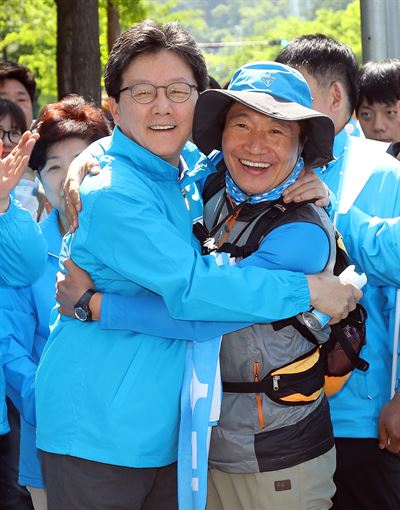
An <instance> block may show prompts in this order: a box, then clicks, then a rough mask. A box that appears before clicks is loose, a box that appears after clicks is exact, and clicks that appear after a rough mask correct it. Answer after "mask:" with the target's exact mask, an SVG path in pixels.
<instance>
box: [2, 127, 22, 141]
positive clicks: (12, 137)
mask: <svg viewBox="0 0 400 510" xmlns="http://www.w3.org/2000/svg"><path fill="white" fill-rule="evenodd" d="M6 136H8V139H9V141H10V143H18V142H19V141H20V139H21V136H22V131H20V130H19V129H11V130H10V131H6V130H5V129H1V128H0V139H1V140H4V139H5V137H6Z"/></svg>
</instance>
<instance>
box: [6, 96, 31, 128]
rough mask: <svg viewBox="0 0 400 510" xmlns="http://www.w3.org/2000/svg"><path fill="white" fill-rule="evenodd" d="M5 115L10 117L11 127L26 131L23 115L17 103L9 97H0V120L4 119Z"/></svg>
mask: <svg viewBox="0 0 400 510" xmlns="http://www.w3.org/2000/svg"><path fill="white" fill-rule="evenodd" d="M7 115H9V116H10V117H11V120H12V123H13V127H15V128H17V129H18V130H19V131H21V132H22V133H23V132H24V131H26V129H27V128H26V119H25V115H24V112H23V111H22V110H21V108H20V107H19V106H18V105H17V103H14V101H10V100H9V99H0V120H2V119H4V117H6V116H7Z"/></svg>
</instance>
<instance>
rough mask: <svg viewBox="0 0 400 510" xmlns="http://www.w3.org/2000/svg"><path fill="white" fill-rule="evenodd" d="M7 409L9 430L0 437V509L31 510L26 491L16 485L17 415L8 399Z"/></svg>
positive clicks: (17, 456) (17, 451) (29, 499)
mask: <svg viewBox="0 0 400 510" xmlns="http://www.w3.org/2000/svg"><path fill="white" fill-rule="evenodd" d="M7 409H8V413H7V414H8V423H9V425H10V429H11V430H10V432H9V433H8V434H5V435H4V436H0V509H1V510H33V506H32V502H31V497H30V495H29V493H28V491H27V490H26V489H25V487H21V486H20V485H18V465H19V413H18V410H17V409H16V408H15V406H14V405H13V403H12V402H11V400H9V399H7Z"/></svg>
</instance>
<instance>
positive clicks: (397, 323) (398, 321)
mask: <svg viewBox="0 0 400 510" xmlns="http://www.w3.org/2000/svg"><path fill="white" fill-rule="evenodd" d="M399 331H400V289H397V291H396V307H395V312H394V332H393V357H392V384H391V387H390V398H393V396H394V392H395V389H396V380H397V364H398V357H399V354H398V352H399Z"/></svg>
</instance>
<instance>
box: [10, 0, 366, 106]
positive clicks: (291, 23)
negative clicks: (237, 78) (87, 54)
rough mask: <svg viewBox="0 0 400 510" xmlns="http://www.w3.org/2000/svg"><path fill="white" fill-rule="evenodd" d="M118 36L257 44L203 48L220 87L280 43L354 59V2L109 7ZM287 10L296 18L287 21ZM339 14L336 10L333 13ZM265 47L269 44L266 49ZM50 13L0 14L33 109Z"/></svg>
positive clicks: (48, 80) (47, 63) (19, 1)
mask: <svg viewBox="0 0 400 510" xmlns="http://www.w3.org/2000/svg"><path fill="white" fill-rule="evenodd" d="M112 3H113V4H114V5H115V6H116V7H117V8H118V12H119V24H120V28H121V30H125V29H127V28H128V27H129V26H131V25H132V24H133V23H135V22H137V21H139V20H141V19H145V18H146V17H149V18H153V19H155V20H157V21H163V22H165V21H172V20H177V21H180V22H181V23H183V24H184V25H186V26H187V27H188V29H189V30H190V31H191V32H192V33H193V35H194V37H195V39H196V40H197V42H199V43H206V42H230V43H231V44H232V43H238V42H239V43H240V42H241V41H243V42H244V43H246V42H254V41H260V43H259V44H256V45H242V46H225V47H222V48H210V47H204V53H205V56H206V60H207V63H208V66H209V70H210V74H212V75H213V76H214V77H215V78H216V79H217V80H218V81H219V82H220V83H224V82H225V81H227V80H228V79H229V77H230V75H231V74H232V71H234V70H235V69H236V68H237V67H239V66H240V65H242V64H244V63H245V62H249V61H252V60H261V59H262V60H265V59H267V60H268V59H269V60H273V59H274V58H275V56H276V55H277V53H278V52H279V51H280V49H281V45H280V44H279V42H280V41H281V40H288V41H290V40H291V39H293V38H294V37H296V36H298V35H301V34H305V33H317V32H320V33H324V34H327V35H330V36H333V37H336V38H337V39H339V40H341V41H343V42H346V43H348V44H349V45H350V46H351V47H352V49H353V50H354V52H355V53H356V55H357V57H358V58H359V59H360V60H361V35H360V12H359V0H353V1H352V2H350V0H192V1H191V2H190V9H188V8H187V7H188V3H187V2H186V1H185V0H112ZM293 6H297V7H296V8H298V7H300V15H301V17H294V16H290V13H293V12H295V10H294V9H293ZM338 9H341V10H338ZM106 10H107V0H99V24H100V48H101V62H102V66H104V64H105V62H106V60H107V56H108V47H107V12H106ZM266 42H268V43H269V44H266ZM55 48H56V7H55V2H54V0H29V1H28V0H14V1H13V2H10V1H9V2H3V4H2V7H1V8H0V57H2V58H9V59H10V60H16V61H19V62H21V63H22V64H25V65H27V66H28V67H29V68H30V69H31V70H32V71H33V72H34V74H35V76H36V78H37V82H38V88H39V91H40V105H43V104H45V103H47V102H50V101H54V100H55V99H56V97H57V93H56V90H57V86H56V58H55V54H56V52H55Z"/></svg>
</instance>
